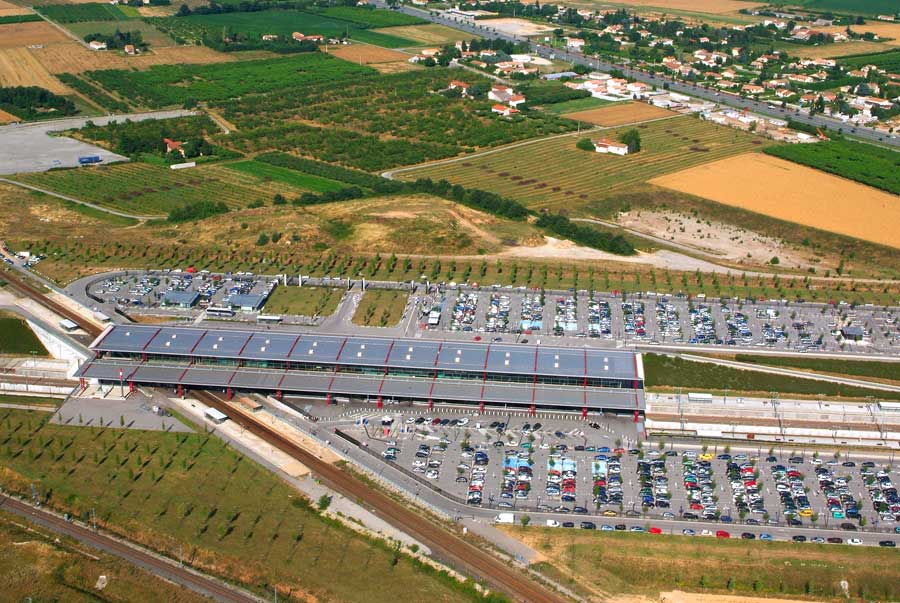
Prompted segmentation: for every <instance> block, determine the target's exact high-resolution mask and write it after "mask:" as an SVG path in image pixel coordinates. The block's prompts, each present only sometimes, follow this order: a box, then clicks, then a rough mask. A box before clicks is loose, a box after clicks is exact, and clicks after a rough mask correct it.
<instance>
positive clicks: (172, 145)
mask: <svg viewBox="0 0 900 603" xmlns="http://www.w3.org/2000/svg"><path fill="white" fill-rule="evenodd" d="M163 142H164V143H166V151H180V150H181V145H182V144H183V143H181V142H177V141H175V140H172V139H171V138H163Z"/></svg>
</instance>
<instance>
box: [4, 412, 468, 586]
mask: <svg viewBox="0 0 900 603" xmlns="http://www.w3.org/2000/svg"><path fill="white" fill-rule="evenodd" d="M110 414H111V417H109V418H113V416H114V414H115V411H113V410H111V411H110ZM45 415H47V416H45ZM47 418H49V414H48V413H29V412H22V411H0V466H2V469H0V484H2V486H3V488H4V490H8V491H12V492H16V493H21V494H23V495H27V496H28V497H29V498H30V496H31V485H30V484H32V483H33V484H34V486H35V488H36V492H37V493H38V496H40V497H41V499H42V501H43V503H44V504H45V506H48V507H51V508H54V509H57V510H59V511H66V512H70V513H72V514H73V515H74V516H75V517H78V518H87V516H88V513H89V512H90V510H91V509H96V520H97V523H98V524H99V525H100V526H101V527H104V528H106V529H109V530H112V531H114V532H117V533H120V534H123V535H127V537H128V538H129V539H132V540H136V541H138V542H141V543H143V544H145V545H147V546H150V547H151V548H154V549H156V550H160V551H162V552H164V553H166V554H168V555H170V556H171V557H173V558H175V559H177V558H179V556H180V551H182V550H183V557H184V559H185V561H186V563H187V564H188V565H191V566H194V567H197V568H200V569H202V570H204V571H207V572H210V573H214V574H217V575H221V576H224V577H225V578H227V579H229V580H233V581H237V582H240V583H243V584H245V585H246V586H247V587H248V588H250V589H251V590H255V591H257V592H258V593H259V594H261V595H262V596H270V594H271V592H272V587H273V585H277V586H278V590H279V594H280V595H281V597H279V600H293V601H312V600H316V601H344V602H347V603H354V602H359V603H386V602H389V601H391V602H392V601H395V600H396V596H397V592H396V588H397V584H403V585H404V588H405V589H406V590H407V591H408V592H406V593H405V595H404V596H405V598H406V599H407V600H408V601H410V603H431V602H433V601H441V602H446V603H455V602H457V601H459V602H462V601H469V600H473V599H471V598H470V596H469V595H467V594H465V593H462V592H460V591H458V590H454V586H452V585H451V583H450V582H449V581H448V580H446V579H442V578H439V577H436V576H435V572H432V571H428V570H427V569H423V568H422V567H420V566H419V565H418V564H417V563H415V562H414V561H412V560H411V559H409V558H408V557H405V556H404V555H395V554H394V552H393V550H392V549H391V547H389V546H388V545H386V544H383V543H381V542H376V541H373V540H369V539H366V538H364V537H361V536H359V535H357V534H356V533H355V532H353V531H351V530H349V529H347V528H344V527H342V526H340V525H339V524H337V523H336V522H333V521H330V520H327V519H325V518H322V517H321V516H320V515H319V514H318V513H316V512H315V511H314V510H313V509H312V508H311V506H310V505H309V503H308V502H307V501H306V499H304V498H303V497H302V496H301V495H300V494H299V493H298V492H297V491H296V490H294V489H293V488H292V487H290V486H288V485H287V484H286V483H285V482H283V481H281V480H280V479H279V478H277V477H276V476H274V475H272V474H271V473H270V472H269V471H268V470H267V469H263V468H262V467H260V466H259V465H257V464H256V463H254V462H253V461H251V460H249V459H247V458H245V457H243V456H241V455H240V454H238V453H236V452H234V451H233V450H232V449H231V448H228V447H227V446H226V445H225V444H224V443H223V442H222V441H221V440H220V439H218V438H217V437H213V436H210V435H207V434H206V433H204V432H202V431H201V433H198V434H174V433H162V432H142V431H131V430H116V429H109V428H107V429H99V428H96V427H78V426H75V425H72V426H59V425H51V424H44V423H43V421H44V420H46V419H47ZM73 422H74V423H75V424H76V425H77V418H75V420H74V421H73ZM182 542H183V543H184V545H185V546H184V547H183V549H181V547H180V543H182ZM373 576H379V577H380V579H376V580H373V579H372V577H373ZM282 598H283V599H282ZM94 600H97V599H94ZM130 600H135V599H134V597H131V598H130Z"/></svg>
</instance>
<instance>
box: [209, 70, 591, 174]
mask: <svg viewBox="0 0 900 603" xmlns="http://www.w3.org/2000/svg"><path fill="white" fill-rule="evenodd" d="M454 77H456V76H454V75H453V74H451V73H448V72H447V71H446V70H443V69H432V70H421V71H412V72H407V73H397V74H392V75H382V76H377V77H368V78H356V79H354V80H353V81H347V80H344V81H333V82H332V81H329V82H323V83H318V84H311V85H308V86H303V87H297V88H294V89H292V90H291V92H290V94H278V95H275V94H269V95H253V96H249V95H248V96H245V97H243V98H240V99H235V100H231V101H225V102H222V103H220V106H221V107H222V114H223V116H224V117H225V118H226V119H227V120H229V121H230V122H232V123H234V124H235V125H236V126H237V128H238V131H236V132H233V133H232V134H231V135H230V136H229V137H228V140H227V142H228V144H229V145H231V146H232V147H233V148H235V149H236V150H238V151H241V152H243V153H248V154H252V153H256V152H260V151H267V150H271V149H278V150H288V149H290V150H292V152H294V153H296V154H298V155H303V156H306V157H315V158H316V159H318V160H320V161H327V162H331V163H339V164H342V165H346V166H352V167H356V168H359V169H363V170H366V171H372V172H374V171H377V170H382V169H387V168H390V167H395V166H398V165H409V164H413V163H418V162H421V161H426V160H430V159H437V158H443V157H453V156H455V155H458V154H460V153H463V152H470V151H473V150H475V149H477V148H487V147H493V146H498V145H501V144H504V143H507V142H514V141H516V140H522V139H526V138H535V137H539V136H548V135H550V134H558V133H561V132H567V131H572V130H574V129H575V128H576V127H577V124H576V123H575V122H573V121H571V120H567V119H562V118H560V117H557V116H555V115H550V114H547V113H541V112H537V111H534V112H529V113H527V114H526V115H523V116H522V117H520V118H517V119H515V120H502V119H498V118H497V116H496V115H494V114H492V113H490V106H491V105H492V104H493V103H492V101H489V100H476V101H470V100H462V99H459V98H448V97H446V96H444V95H442V94H434V92H435V91H437V90H443V89H446V88H447V86H448V84H449V82H450V81H451V80H452V79H454ZM466 78H467V80H468V81H469V82H470V83H472V84H474V83H475V82H481V83H485V84H486V83H487V80H483V79H482V78H477V77H476V78H475V79H470V78H469V76H466Z"/></svg>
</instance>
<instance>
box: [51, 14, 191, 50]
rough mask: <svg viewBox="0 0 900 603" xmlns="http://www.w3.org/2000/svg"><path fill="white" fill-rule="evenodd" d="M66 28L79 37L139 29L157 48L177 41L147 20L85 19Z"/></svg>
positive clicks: (145, 40) (145, 38) (148, 41)
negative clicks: (123, 21)
mask: <svg viewBox="0 0 900 603" xmlns="http://www.w3.org/2000/svg"><path fill="white" fill-rule="evenodd" d="M66 29H68V30H69V31H71V32H72V33H73V34H75V35H76V36H78V37H79V38H84V36H86V35H88V34H93V33H99V34H104V35H112V34H114V33H115V32H116V30H119V31H139V32H141V36H142V37H143V39H144V42H146V43H147V44H149V45H150V46H152V47H154V48H156V47H161V46H174V45H175V41H174V40H173V39H172V38H170V37H169V36H168V35H166V34H164V33H163V32H161V31H159V30H158V29H156V28H155V27H153V26H152V25H150V24H149V23H147V22H146V21H141V20H138V19H132V20H130V21H128V22H126V23H122V22H119V21H85V22H82V23H70V24H68V25H66Z"/></svg>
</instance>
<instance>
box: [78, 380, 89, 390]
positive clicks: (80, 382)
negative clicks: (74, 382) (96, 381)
mask: <svg viewBox="0 0 900 603" xmlns="http://www.w3.org/2000/svg"><path fill="white" fill-rule="evenodd" d="M78 383H79V384H80V385H81V391H84V390H86V389H87V381H86V380H85V378H84V377H82V378H81V379H79V380H78Z"/></svg>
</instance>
